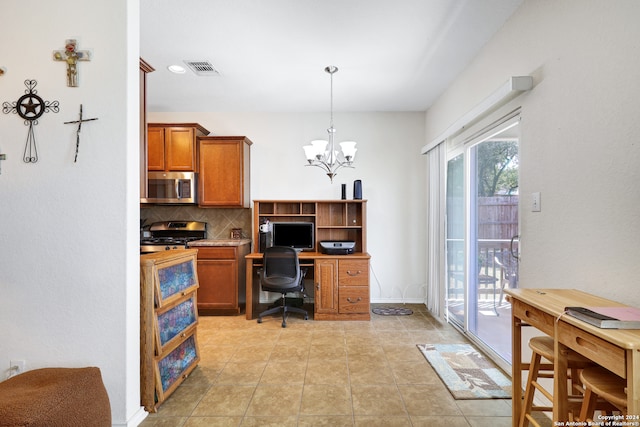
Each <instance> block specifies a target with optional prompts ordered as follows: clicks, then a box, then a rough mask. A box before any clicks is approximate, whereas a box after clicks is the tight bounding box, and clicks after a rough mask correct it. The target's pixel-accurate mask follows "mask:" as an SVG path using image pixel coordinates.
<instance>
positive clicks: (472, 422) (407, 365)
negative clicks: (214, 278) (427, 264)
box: [141, 304, 511, 427]
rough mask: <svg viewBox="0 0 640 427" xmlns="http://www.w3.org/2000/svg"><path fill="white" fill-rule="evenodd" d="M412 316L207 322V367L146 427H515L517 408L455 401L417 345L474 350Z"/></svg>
mask: <svg viewBox="0 0 640 427" xmlns="http://www.w3.org/2000/svg"><path fill="white" fill-rule="evenodd" d="M404 307H409V308H411V309H412V310H413V311H414V313H413V315H410V316H378V315H375V314H372V319H371V321H370V322H363V321H351V322H347V321H344V322H343V321H313V320H311V319H310V320H307V321H304V320H302V319H301V318H298V317H296V315H295V314H292V315H291V316H290V318H289V320H288V322H287V323H288V326H287V328H282V327H281V326H280V324H281V319H278V318H265V320H264V322H263V323H262V324H258V323H257V322H256V321H255V320H253V321H248V320H246V319H245V318H244V315H240V316H224V317H222V316H211V317H205V316H202V317H200V323H199V326H198V341H199V347H200V353H201V361H200V363H199V366H198V367H197V368H196V369H195V370H194V372H193V373H192V374H191V376H190V377H189V378H188V379H187V380H186V381H185V382H184V383H183V384H182V385H181V386H180V387H179V388H178V389H177V390H176V392H175V393H174V394H173V395H172V396H171V397H170V398H169V399H168V400H167V401H166V402H165V403H164V404H163V405H161V406H160V408H159V409H158V412H157V413H154V414H149V416H148V417H147V418H146V419H145V421H144V422H143V423H142V424H141V427H160V426H162V427H179V426H180V427H182V426H184V427H200V426H207V427H210V426H278V427H281V426H367V427H370V426H385V427H390V426H447V427H458V426H476V427H482V426H487V427H488V426H491V427H501V426H505V427H507V426H511V401H510V400H504V399H502V400H466V401H465V400H454V399H453V398H452V397H451V395H450V394H449V392H448V391H447V389H446V388H445V386H444V385H443V384H442V382H441V381H440V379H439V378H438V376H437V375H436V373H435V372H434V371H433V369H432V368H431V366H430V365H429V364H428V363H427V361H426V360H425V359H424V357H423V356H422V354H421V353H420V351H419V350H418V349H417V348H416V344H425V343H443V342H465V341H466V339H465V338H464V337H463V336H462V335H461V334H459V333H458V332H457V331H456V330H455V329H454V328H453V327H451V326H450V325H443V324H440V323H439V322H438V321H436V320H435V319H434V318H433V317H431V315H430V314H429V313H428V312H427V311H426V309H425V307H424V306H423V305H418V304H416V305H404Z"/></svg>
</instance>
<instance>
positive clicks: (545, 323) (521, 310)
mask: <svg viewBox="0 0 640 427" xmlns="http://www.w3.org/2000/svg"><path fill="white" fill-rule="evenodd" d="M512 310H513V315H514V316H516V317H517V318H519V319H521V320H522V321H523V322H525V323H528V324H529V325H531V326H533V327H534V328H537V329H540V330H541V331H542V332H544V333H545V334H547V335H549V336H553V322H554V321H555V319H554V317H553V316H551V315H550V314H547V313H545V312H543V311H541V310H539V309H537V308H535V307H532V306H530V305H529V304H525V303H524V302H522V301H519V300H514V301H513V306H512Z"/></svg>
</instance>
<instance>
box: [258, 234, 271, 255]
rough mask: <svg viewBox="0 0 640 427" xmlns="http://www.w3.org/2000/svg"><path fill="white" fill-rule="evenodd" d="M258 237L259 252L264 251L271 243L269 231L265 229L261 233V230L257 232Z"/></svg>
mask: <svg viewBox="0 0 640 427" xmlns="http://www.w3.org/2000/svg"><path fill="white" fill-rule="evenodd" d="M259 237H260V252H264V250H265V249H266V248H268V247H270V246H272V244H271V232H270V231H267V232H266V233H263V232H262V231H261V232H260V234H259Z"/></svg>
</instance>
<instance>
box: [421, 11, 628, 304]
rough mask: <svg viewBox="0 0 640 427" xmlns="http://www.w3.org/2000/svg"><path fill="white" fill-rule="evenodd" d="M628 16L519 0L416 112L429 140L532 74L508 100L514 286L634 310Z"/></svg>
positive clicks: (616, 12)
mask: <svg viewBox="0 0 640 427" xmlns="http://www.w3.org/2000/svg"><path fill="white" fill-rule="evenodd" d="M638 16H640V2H637V1H635V0H615V1H605V0H561V1H550V0H526V1H525V2H524V4H523V5H522V7H521V8H520V9H519V10H518V11H517V12H516V13H515V15H514V16H513V17H512V18H511V19H510V20H509V21H508V22H507V23H506V25H505V26H504V28H503V29H502V30H501V31H500V32H499V33H498V34H497V35H496V36H495V37H494V38H493V39H492V40H491V41H490V42H489V43H488V44H487V45H486V46H485V48H484V49H483V50H482V52H481V53H480V54H479V55H478V56H477V57H476V59H475V60H474V61H473V63H472V64H471V65H470V66H469V67H468V68H467V69H466V70H465V71H464V72H463V73H462V75H461V76H459V78H458V79H457V80H456V81H455V83H454V84H453V85H452V86H451V87H450V88H449V89H448V90H447V91H446V93H445V94H444V95H442V96H441V97H440V99H439V100H438V101H437V102H436V104H435V105H434V106H433V107H432V108H431V109H429V111H428V113H427V120H426V139H427V141H431V140H432V139H433V138H435V137H436V136H437V135H438V134H440V133H441V132H443V131H444V130H445V129H446V128H447V127H448V126H449V125H450V124H451V123H453V122H454V121H455V120H456V119H457V118H459V117H460V116H462V115H463V114H464V113H466V112H467V111H468V110H470V109H471V108H472V107H473V106H475V105H476V104H477V103H479V102H480V101H481V100H482V99H483V98H484V97H485V96H487V95H488V94H489V93H491V92H492V91H493V90H495V89H497V88H498V87H499V86H500V85H501V84H502V83H503V82H505V81H506V80H507V78H508V77H509V76H512V75H533V76H534V84H535V87H534V89H533V90H532V91H531V92H530V93H527V94H525V95H522V96H521V97H520V99H519V102H520V103H521V105H522V127H521V135H522V140H521V145H520V159H521V163H520V184H521V186H520V194H521V209H520V211H521V229H522V241H521V249H522V262H521V267H520V268H521V269H520V272H521V274H520V280H521V282H520V283H521V286H522V287H530V288H531V287H533V288H536V287H540V288H578V289H582V290H585V291H587V292H590V293H593V294H596V295H601V296H604V297H608V298H611V299H614V300H617V301H621V302H625V303H628V304H631V305H635V306H640V293H639V292H638V291H637V282H638V277H640V263H639V262H638V261H637V256H638V253H639V252H640V251H639V249H640V186H639V185H638V182H639V181H640V172H639V170H640V144H639V143H638V135H640V121H639V120H638V111H640V108H639V106H640V101H639V100H640V84H638V81H637V78H638V75H640V73H639V71H640V56H639V55H638V54H637V53H638V51H639V48H640V42H639V40H640V26H638V25H637V17H638ZM536 191H540V192H541V193H542V211H541V212H539V213H534V212H531V209H530V204H529V200H530V195H531V193H532V192H536Z"/></svg>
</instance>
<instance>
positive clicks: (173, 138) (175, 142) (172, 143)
mask: <svg viewBox="0 0 640 427" xmlns="http://www.w3.org/2000/svg"><path fill="white" fill-rule="evenodd" d="M165 141H166V142H165V146H166V156H167V162H166V168H167V170H170V171H195V167H196V138H195V130H194V129H193V128H181V127H172V128H166V129H165Z"/></svg>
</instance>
